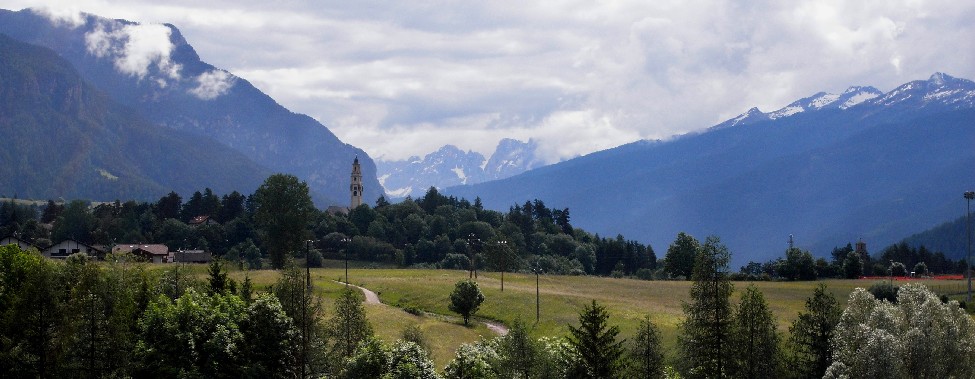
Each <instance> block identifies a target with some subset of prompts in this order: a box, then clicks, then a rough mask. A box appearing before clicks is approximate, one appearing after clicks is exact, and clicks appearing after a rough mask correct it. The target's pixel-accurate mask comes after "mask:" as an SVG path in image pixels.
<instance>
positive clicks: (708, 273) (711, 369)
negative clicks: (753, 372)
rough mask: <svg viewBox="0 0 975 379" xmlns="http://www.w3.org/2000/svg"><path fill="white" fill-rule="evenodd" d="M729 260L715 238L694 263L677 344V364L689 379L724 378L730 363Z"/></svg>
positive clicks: (726, 251)
mask: <svg viewBox="0 0 975 379" xmlns="http://www.w3.org/2000/svg"><path fill="white" fill-rule="evenodd" d="M730 259H731V253H730V252H729V251H728V248H727V247H725V246H724V245H722V244H721V241H720V240H719V239H718V237H715V236H710V237H708V238H707V240H706V241H705V242H704V245H701V248H700V250H699V251H698V253H697V256H696V259H695V261H694V272H693V274H692V275H691V276H692V279H693V280H694V284H692V285H691V300H690V302H685V303H684V305H683V307H684V315H685V316H686V319H685V320H684V322H683V323H682V324H681V325H680V334H679V335H678V340H677V342H678V347H679V354H680V362H681V364H682V365H683V366H684V367H683V368H684V374H685V375H686V376H687V377H689V378H723V377H727V376H728V373H729V364H730V363H731V360H732V345H731V323H732V314H731V312H732V309H731V303H730V301H729V298H730V297H731V292H732V290H733V286H732V284H731V282H730V281H729V279H728V261H729V260H730Z"/></svg>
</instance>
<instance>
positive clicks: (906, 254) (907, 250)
mask: <svg viewBox="0 0 975 379" xmlns="http://www.w3.org/2000/svg"><path fill="white" fill-rule="evenodd" d="M955 233H964V230H963V228H962V230H956V231H953V232H951V233H949V234H947V235H946V236H950V235H955ZM964 241H965V238H964V237H962V238H961V239H960V240H958V241H953V242H947V241H944V242H941V243H937V244H935V245H936V246H939V245H940V246H944V245H950V246H958V244H960V243H964ZM915 246H917V245H911V244H910V243H908V242H901V243H897V244H893V245H890V246H887V247H886V248H884V250H883V251H881V252H880V254H879V256H878V257H875V259H874V261H876V262H880V263H883V264H885V265H886V264H889V262H890V261H894V262H900V263H902V264H903V265H904V267H905V268H907V267H914V265H916V264H918V263H920V262H924V263H925V264H926V265H927V266H928V270H929V271H931V272H933V273H935V274H951V273H964V268H961V269H960V270H959V263H961V264H962V267H963V265H964V256H961V257H960V258H959V260H958V261H957V262H956V261H953V260H951V259H949V258H947V257H945V254H942V253H941V252H940V251H938V252H934V251H931V250H930V249H928V248H927V247H925V245H920V246H917V247H915ZM962 246H963V245H962ZM942 251H955V252H956V253H955V254H958V252H964V247H962V248H961V249H960V250H942ZM956 256H957V255H956ZM887 274H888V272H887V271H886V270H884V271H878V272H874V273H873V275H887Z"/></svg>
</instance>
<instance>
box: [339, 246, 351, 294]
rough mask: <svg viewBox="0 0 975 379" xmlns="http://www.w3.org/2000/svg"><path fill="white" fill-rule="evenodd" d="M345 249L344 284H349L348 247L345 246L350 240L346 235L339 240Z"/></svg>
mask: <svg viewBox="0 0 975 379" xmlns="http://www.w3.org/2000/svg"><path fill="white" fill-rule="evenodd" d="M339 242H341V243H342V246H343V247H344V250H345V286H346V287H348V286H349V247H348V246H347V245H348V244H349V242H352V240H350V239H349V238H348V237H346V238H342V239H341V240H339Z"/></svg>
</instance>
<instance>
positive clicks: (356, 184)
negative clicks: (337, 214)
mask: <svg viewBox="0 0 975 379" xmlns="http://www.w3.org/2000/svg"><path fill="white" fill-rule="evenodd" d="M349 191H351V192H352V204H351V205H350V206H349V209H350V210H352V209H355V208H357V207H358V206H360V205H362V169H361V168H360V167H359V157H355V160H354V161H352V185H350V186H349Z"/></svg>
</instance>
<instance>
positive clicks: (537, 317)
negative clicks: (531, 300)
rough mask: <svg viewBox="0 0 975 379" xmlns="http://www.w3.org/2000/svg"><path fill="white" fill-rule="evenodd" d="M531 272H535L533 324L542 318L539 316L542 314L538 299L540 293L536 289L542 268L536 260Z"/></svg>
mask: <svg viewBox="0 0 975 379" xmlns="http://www.w3.org/2000/svg"><path fill="white" fill-rule="evenodd" d="M532 272H533V273H535V324H538V321H539V320H541V318H542V317H541V316H542V312H541V309H542V308H541V305H540V304H541V302H540V300H539V299H540V298H541V297H540V296H539V295H540V293H539V291H538V274H541V273H542V268H541V267H538V263H537V262H536V263H535V267H533V268H532Z"/></svg>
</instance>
